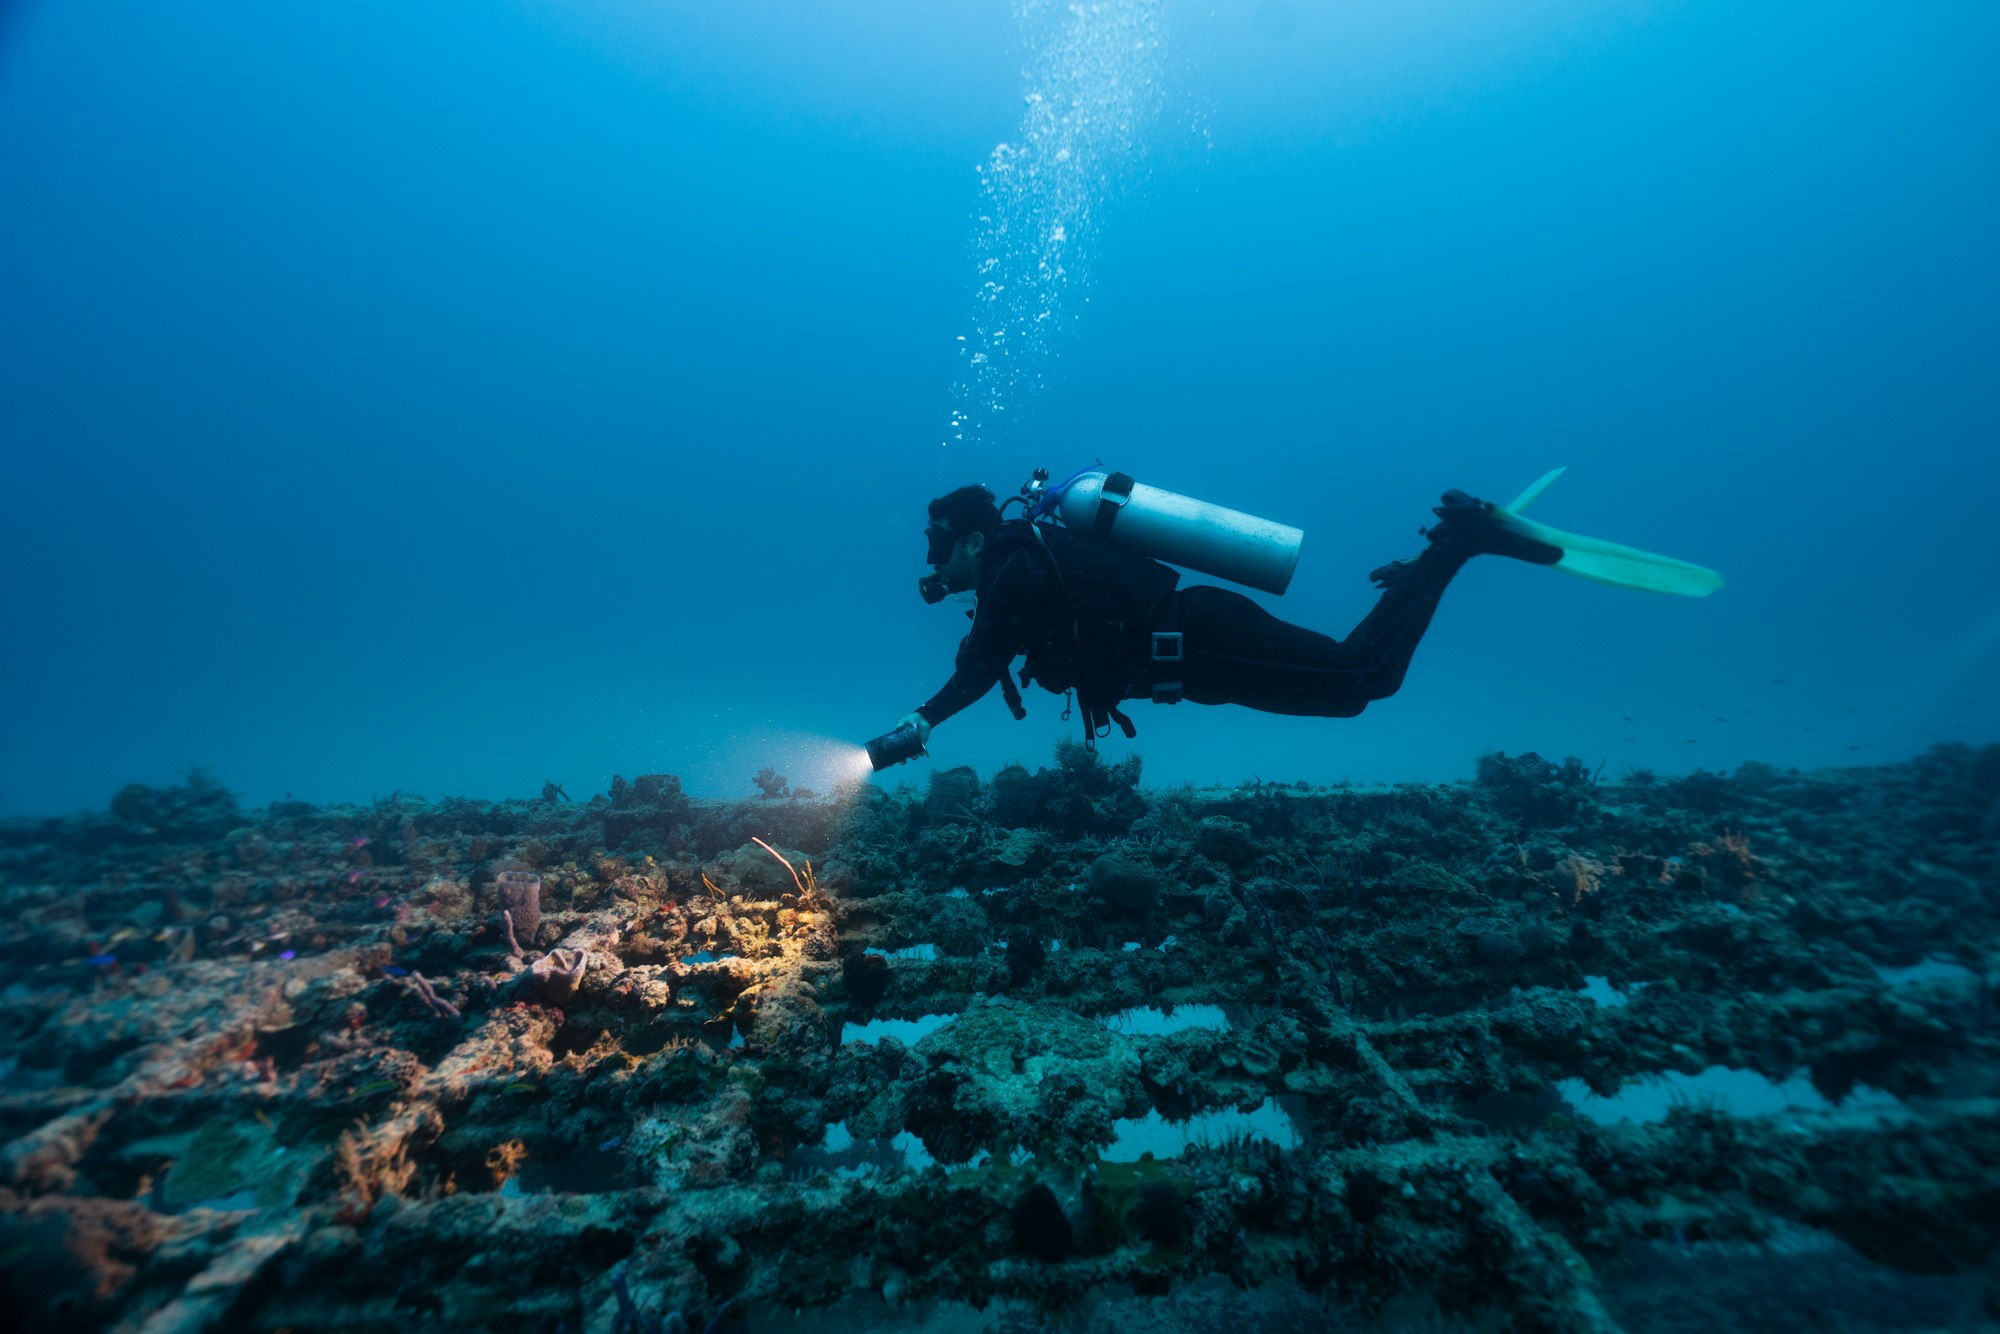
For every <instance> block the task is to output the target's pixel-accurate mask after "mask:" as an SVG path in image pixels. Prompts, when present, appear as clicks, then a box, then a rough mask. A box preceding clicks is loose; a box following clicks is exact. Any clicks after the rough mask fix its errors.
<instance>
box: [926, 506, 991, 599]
mask: <svg viewBox="0 0 2000 1334" xmlns="http://www.w3.org/2000/svg"><path fill="white" fill-rule="evenodd" d="M925 531H926V536H928V537H929V539H930V544H931V545H930V551H929V552H928V553H927V554H928V555H929V557H930V561H931V564H932V565H933V566H935V567H936V568H937V572H938V573H939V574H940V575H942V576H943V577H944V586H945V590H946V591H947V592H951V593H966V592H970V591H971V590H973V589H975V588H977V587H979V553H980V552H981V551H982V550H983V549H984V548H985V546H986V534H984V533H978V532H973V533H967V534H966V535H965V536H964V537H954V536H953V535H952V531H951V525H950V524H948V523H934V524H932V525H931V526H930V528H928V529H927V530H925ZM941 552H942V553H944V555H943V559H939V553H941Z"/></svg>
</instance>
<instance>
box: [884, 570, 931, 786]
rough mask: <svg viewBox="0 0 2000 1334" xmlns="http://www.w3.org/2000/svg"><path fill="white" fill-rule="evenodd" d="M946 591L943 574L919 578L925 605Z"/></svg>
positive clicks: (919, 586) (920, 590) (920, 594)
mask: <svg viewBox="0 0 2000 1334" xmlns="http://www.w3.org/2000/svg"><path fill="white" fill-rule="evenodd" d="M946 591H947V590H946V589H945V586H944V576H943V575H941V574H927V575H925V576H924V577H923V578H921V579H919V580H917V594H918V596H920V597H922V598H923V600H924V605H925V606H928V607H935V606H936V605H937V604H938V603H940V602H942V601H944V597H945V593H946ZM875 767H876V768H878V769H879V768H881V767H882V766H881V765H879V764H878V765H876V766H875Z"/></svg>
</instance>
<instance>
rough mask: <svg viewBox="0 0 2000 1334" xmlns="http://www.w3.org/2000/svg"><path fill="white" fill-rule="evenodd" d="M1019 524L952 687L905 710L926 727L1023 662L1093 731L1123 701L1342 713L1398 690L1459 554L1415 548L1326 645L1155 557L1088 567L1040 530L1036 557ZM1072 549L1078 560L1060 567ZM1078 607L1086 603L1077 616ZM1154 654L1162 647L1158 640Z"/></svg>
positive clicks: (983, 589) (1086, 546) (987, 588)
mask: <svg viewBox="0 0 2000 1334" xmlns="http://www.w3.org/2000/svg"><path fill="white" fill-rule="evenodd" d="M1024 528H1025V525H1020V524H1010V525H1006V526H1005V529H1006V530H1015V537H1014V540H1011V541H1000V540H996V541H995V542H994V543H993V544H991V545H990V546H989V558H988V559H987V560H985V561H984V562H982V568H981V570H980V576H979V588H978V599H979V601H978V610H977V611H976V612H975V613H974V616H973V621H972V630H971V632H970V633H969V634H967V635H966V636H965V638H964V640H963V641H962V642H961V643H960V644H959V648H958V658H957V661H956V663H955V665H954V669H953V671H952V676H951V679H950V680H949V681H947V682H946V683H945V685H944V688H943V689H941V690H939V691H938V692H937V694H935V695H933V696H932V697H931V698H930V699H929V700H928V701H927V702H926V703H925V704H923V705H922V706H921V707H920V708H919V709H918V710H917V712H919V713H921V714H922V715H923V716H924V719H925V720H926V721H927V722H929V723H930V724H931V725H932V726H936V725H937V724H939V723H941V722H943V721H944V720H945V719H947V718H949V717H951V716H952V715H953V714H955V713H957V712H958V711H959V710H961V709H963V708H965V707H966V706H967V705H969V704H971V703H973V702H974V701H975V700H977V699H979V698H980V697H981V696H983V695H985V694H986V692H987V691H988V690H990V689H992V688H993V686H994V684H995V683H996V682H999V681H1000V680H1001V678H1002V676H1003V675H1004V674H1005V673H1006V671H1007V670H1008V669H1009V667H1010V666H1011V665H1012V663H1013V661H1014V659H1015V658H1017V657H1019V656H1021V655H1023V654H1026V655H1027V657H1028V662H1027V665H1026V668H1025V669H1024V670H1023V672H1022V684H1024V685H1025V684H1028V682H1029V681H1030V680H1039V681H1040V683H1041V684H1042V685H1043V686H1044V687H1045V688H1047V689H1049V690H1053V691H1055V692H1057V693H1058V694H1060V693H1062V692H1063V691H1065V690H1067V689H1070V688H1072V687H1075V688H1076V689H1077V690H1078V697H1079V702H1080V703H1082V704H1083V706H1084V710H1085V717H1086V718H1087V719H1088V720H1089V721H1090V722H1091V724H1092V726H1093V728H1096V727H1101V726H1102V725H1103V722H1104V721H1105V720H1106V717H1107V716H1109V717H1111V718H1115V719H1116V720H1117V721H1118V722H1119V723H1120V724H1121V725H1125V723H1124V718H1123V715H1122V714H1119V713H1117V711H1116V708H1115V706H1116V704H1117V703H1118V702H1119V701H1120V700H1124V699H1134V698H1137V699H1154V700H1159V701H1160V702H1172V701H1173V700H1175V699H1187V700H1192V701H1193V702H1195V703H1197V704H1242V705H1247V706H1248V707H1250V708H1253V709H1260V710H1263V711H1264V712H1267V713H1285V714H1299V715H1307V716H1313V717H1332V718H1352V717H1354V716H1355V715H1356V714H1358V713H1360V712H1361V711H1362V710H1363V709H1364V708H1366V707H1367V706H1368V704H1369V702H1370V701H1372V700H1378V699H1383V698H1386V697H1387V696H1389V695H1392V694H1394V693H1395V692H1396V689H1397V688H1398V687H1399V686H1401V685H1402V684H1403V674H1404V673H1405V672H1406V671H1407V670H1408V669H1409V666H1410V658H1411V656H1412V655H1413V654H1414V653H1415V652H1416V648H1417V642H1418V641H1419V640H1420V639H1422V638H1423V634H1424V631H1425V630H1426V629H1427V628H1428V627H1429V625H1430V621H1431V613H1432V612H1434V611H1435V610H1436V609H1437V604H1438V599H1439V597H1440V596H1441V595H1442V594H1443V592H1444V589H1445V585H1446V584H1448V583H1450V582H1451V578H1452V576H1453V575H1454V574H1456V573H1457V572H1458V570H1459V568H1460V567H1461V566H1463V565H1464V563H1465V556H1464V555H1462V554H1458V553H1456V552H1453V551H1450V550H1446V549H1443V548H1439V547H1431V548H1429V549H1427V550H1426V551H1425V552H1424V553H1423V554H1422V555H1421V556H1419V557H1418V558H1417V559H1416V560H1415V561H1412V562H1409V563H1407V564H1403V565H1401V566H1399V567H1397V571H1396V575H1395V577H1394V578H1393V579H1392V580H1391V581H1390V582H1389V586H1388V587H1387V588H1386V589H1385V590H1384V591H1383V593H1382V596H1381V598H1380V599H1379V600H1378V601H1377V602H1376V604H1375V607H1374V609H1373V610H1372V611H1370V612H1369V613H1368V615H1367V616H1365V617H1363V618H1362V620H1361V623H1360V624H1359V625H1357V626H1355V627H1354V630H1353V632H1352V633H1351V634H1349V635H1348V636H1347V638H1346V639H1342V640H1336V639H1333V638H1332V637H1330V636H1328V635H1323V634H1320V633H1319V632H1317V631H1314V630H1307V629H1305V628H1303V627H1301V626H1297V625H1293V624H1291V623H1289V622H1287V621H1281V620H1279V619H1278V618H1277V617H1275V616H1273V615H1271V614H1270V613H1269V612H1267V611H1265V610H1264V609H1263V608H1262V607H1259V606H1258V605H1257V604H1256V603H1255V602H1252V601H1251V600H1250V599H1249V598H1247V597H1244V596H1243V595H1242V594H1240V593H1232V592H1230V591H1229V590H1227V589H1223V588H1215V587H1211V586H1207V585H1196V586H1194V587H1190V588H1176V587H1175V581H1176V580H1177V579H1178V578H1179V576H1178V575H1176V574H1175V573H1174V571H1173V570H1171V569H1169V568H1168V567H1167V566H1164V565H1161V564H1159V563H1158V562H1156V561H1150V560H1145V559H1144V558H1142V557H1137V556H1132V555H1129V554H1126V553H1122V552H1121V553H1117V555H1116V559H1113V560H1110V561H1108V562H1107V561H1099V562H1097V563H1095V564H1093V563H1092V562H1091V560H1090V559H1089V557H1091V556H1101V555H1103V553H1104V551H1105V548H1106V546H1107V544H1104V543H1101V542H1097V541H1096V540H1095V539H1091V538H1087V537H1083V536H1080V535H1077V534H1072V533H1068V532H1067V531H1066V530H1055V532H1054V533H1051V534H1050V536H1051V537H1057V536H1059V537H1060V538H1062V539H1063V540H1062V541H1061V542H1051V543H1048V544H1045V545H1044V546H1043V548H1042V549H1039V550H1038V549H1037V548H1036V545H1035V539H1034V538H1033V537H1028V538H1026V539H1025V540H1023V539H1021V538H1020V536H1019V531H1020V530H1022V529H1024ZM1051 547H1056V548H1059V549H1060V551H1061V553H1062V558H1061V559H1059V560H1058V559H1056V558H1055V557H1053V556H1052V555H1051V554H1050V548H1051ZM1074 552H1081V553H1084V556H1085V559H1083V560H1077V559H1073V558H1072V553H1074ZM1135 562H1136V563H1137V564H1134V563H1135ZM1139 566H1148V567H1151V568H1152V570H1153V571H1157V573H1156V574H1152V575H1148V574H1147V572H1146V571H1144V570H1142V569H1140V568H1138V567H1139ZM1107 581H1108V582H1113V583H1117V584H1120V585H1122V587H1121V588H1120V590H1119V591H1118V594H1117V595H1116V596H1114V597H1112V598H1110V599H1108V601H1109V602H1110V603H1112V604H1122V606H1123V608H1124V609H1125V610H1124V615H1125V616H1127V617H1129V618H1130V621H1129V623H1126V622H1125V621H1124V620H1123V619H1122V618H1121V620H1120V623H1119V624H1118V625H1116V626H1115V627H1114V626H1111V625H1110V624H1108V623H1107V619H1106V618H1105V617H1104V616H1103V615H1101V614H1093V613H1094V608H1092V607H1091V606H1090V605H1088V604H1093V603H1098V604H1103V603H1105V602H1106V601H1107V599H1104V598H1102V597H1100V596H1098V595H1099V594H1100V593H1101V592H1102V586H1103V585H1104V584H1105V583H1106V582H1107ZM1079 604H1086V605H1085V607H1084V610H1083V612H1082V614H1079V613H1078V610H1077V608H1078V606H1079ZM1176 631H1177V632H1179V634H1180V636H1181V640H1180V649H1181V660H1180V661H1178V662H1172V661H1156V660H1155V659H1154V653H1153V647H1154V643H1155V639H1156V634H1157V632H1167V633H1169V634H1171V633H1172V632H1176ZM1165 647H1166V648H1167V649H1168V651H1170V650H1171V647H1172V644H1171V641H1168V644H1167V645H1166V646H1165ZM1079 662H1080V663H1081V666H1079ZM1010 702H1011V683H1010ZM1128 734H1129V727H1128Z"/></svg>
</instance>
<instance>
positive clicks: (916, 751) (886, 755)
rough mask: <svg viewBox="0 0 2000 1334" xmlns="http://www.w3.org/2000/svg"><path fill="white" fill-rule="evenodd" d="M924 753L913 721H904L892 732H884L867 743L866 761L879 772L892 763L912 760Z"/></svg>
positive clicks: (922, 744)
mask: <svg viewBox="0 0 2000 1334" xmlns="http://www.w3.org/2000/svg"><path fill="white" fill-rule="evenodd" d="M923 753H924V743H923V741H922V739H921V738H919V737H918V736H917V728H916V724H914V723H904V724H903V725H902V726H901V727H898V728H896V729H895V730H894V731H892V732H884V733H883V734H882V735H881V736H878V737H876V738H875V739H874V740H873V741H871V742H869V743H868V763H869V764H871V765H873V766H874V767H875V772H876V773H878V774H879V773H881V772H882V771H883V770H884V769H886V768H888V767H889V766H890V765H892V764H901V763H902V762H903V761H905V760H914V759H915V758H917V756H919V755H922V754H923Z"/></svg>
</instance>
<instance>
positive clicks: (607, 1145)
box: [597, 1135, 625, 1153]
mask: <svg viewBox="0 0 2000 1334" xmlns="http://www.w3.org/2000/svg"><path fill="white" fill-rule="evenodd" d="M624 1142H625V1137H624V1136H623V1135H613V1136H612V1137H611V1138H610V1139H608V1140H605V1141H604V1143H602V1144H600V1145H598V1146H597V1151H598V1152H599V1153H610V1152H611V1151H612V1150H613V1149H615V1148H617V1147H618V1146H619V1145H620V1144H623V1143H624Z"/></svg>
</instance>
